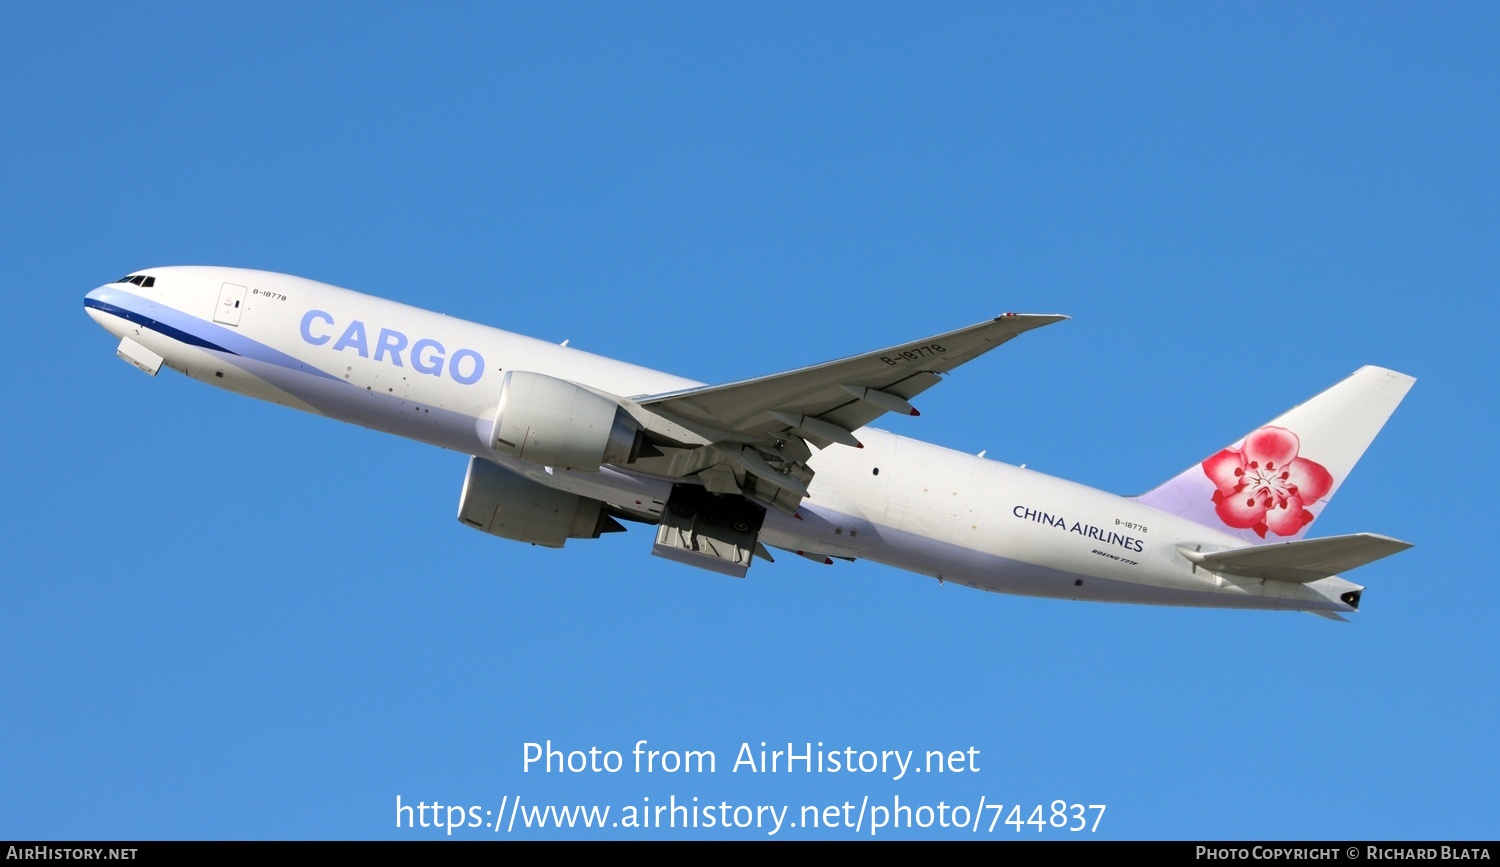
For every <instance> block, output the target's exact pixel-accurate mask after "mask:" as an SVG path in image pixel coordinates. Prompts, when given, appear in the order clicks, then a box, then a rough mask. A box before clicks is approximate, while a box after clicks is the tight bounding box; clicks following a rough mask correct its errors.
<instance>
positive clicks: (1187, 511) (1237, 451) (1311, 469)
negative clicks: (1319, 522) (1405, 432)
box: [1136, 367, 1416, 542]
mask: <svg viewBox="0 0 1500 867" xmlns="http://www.w3.org/2000/svg"><path fill="white" fill-rule="evenodd" d="M1413 382H1416V380H1415V379H1413V378H1412V377H1410V376H1407V375H1406V374H1404V373H1397V372H1396V371H1394V370H1386V369H1385V368H1381V367H1362V368H1360V369H1359V370H1357V371H1355V372H1354V374H1353V375H1352V376H1350V377H1349V378H1348V379H1345V380H1344V381H1343V382H1340V383H1339V384H1337V385H1335V386H1334V387H1332V388H1330V389H1328V390H1327V391H1325V392H1323V393H1322V394H1319V395H1318V396H1317V397H1314V398H1313V399H1312V400H1309V401H1308V402H1306V403H1304V404H1301V405H1299V406H1297V407H1295V408H1293V409H1291V410H1289V411H1287V412H1286V413H1283V414H1282V415H1280V416H1278V417H1277V418H1276V419H1275V420H1274V421H1271V422H1269V423H1267V424H1265V425H1263V426H1261V427H1260V428H1257V429H1256V430H1254V431H1251V432H1250V433H1249V434H1246V435H1245V436H1244V437H1243V438H1242V439H1240V440H1239V441H1238V442H1235V443H1234V444H1232V445H1230V446H1229V447H1227V448H1225V449H1222V450H1220V451H1219V452H1217V453H1215V454H1213V455H1210V456H1209V457H1208V458H1206V459H1205V460H1204V461H1203V462H1201V463H1199V464H1195V465H1193V466H1191V467H1189V468H1188V469H1186V470H1184V471H1183V472H1182V473H1180V474H1179V475H1178V476H1177V477H1176V478H1173V479H1172V480H1171V481H1169V482H1167V483H1166V484H1164V485H1161V486H1160V487H1158V488H1156V489H1154V490H1152V491H1150V492H1149V493H1145V494H1142V495H1141V496H1139V497H1136V500H1138V501H1139V502H1142V503H1145V504H1146V505H1148V506H1152V507H1154V508H1157V509H1161V510H1162V511H1164V512H1171V513H1172V514H1174V515H1180V516H1182V517H1184V518H1188V519H1190V520H1193V521H1196V522H1198V523H1200V524H1203V525H1205V526H1208V527H1213V528H1215V529H1219V530H1224V531H1225V532H1228V533H1232V534H1234V535H1236V536H1239V537H1240V538H1242V539H1245V540H1246V541H1248V542H1259V541H1262V540H1265V541H1273V540H1274V541H1287V540H1291V539H1300V538H1302V536H1303V534H1305V533H1306V532H1307V528H1308V526H1310V525H1311V524H1312V523H1313V521H1314V520H1316V519H1317V517H1318V515H1319V514H1320V513H1321V512H1322V510H1323V507H1324V506H1326V505H1327V504H1328V501H1329V500H1331V499H1333V495H1334V494H1335V493H1336V492H1337V491H1338V489H1339V485H1340V484H1342V483H1343V481H1344V478H1345V477H1346V476H1348V475H1349V471H1350V470H1352V469H1354V464H1355V463H1356V462H1357V461H1358V460H1359V458H1360V455H1363V454H1364V453H1365V449H1367V448H1369V446H1370V442H1371V441H1372V440H1374V439H1375V435H1376V434H1377V433H1379V432H1380V429H1381V427H1383V426H1384V425H1385V422H1386V419H1388V418H1390V417H1391V413H1392V412H1394V411H1395V409H1396V405H1397V404H1399V403H1400V402H1401V399H1402V398H1403V397H1405V396H1406V392H1407V391H1408V390H1410V389H1411V386H1412V383H1413Z"/></svg>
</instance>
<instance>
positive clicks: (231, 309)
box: [214, 283, 249, 326]
mask: <svg viewBox="0 0 1500 867" xmlns="http://www.w3.org/2000/svg"><path fill="white" fill-rule="evenodd" d="M247 291H249V290H247V289H246V288H245V287H244V286H238V285H236V284H234V283H225V284H224V288H222V289H220V290H219V306H218V307H216V308H214V321H215V322H217V323H219V324H221V325H234V326H238V325H239V324H240V313H241V312H242V311H243V308H244V306H245V293H246V292H247Z"/></svg>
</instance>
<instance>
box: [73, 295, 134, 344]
mask: <svg viewBox="0 0 1500 867" xmlns="http://www.w3.org/2000/svg"><path fill="white" fill-rule="evenodd" d="M108 289H109V287H108V286H100V287H99V288H98V289H95V290H94V291H92V292H90V293H88V294H87V295H85V296H83V312H85V313H87V314H88V315H89V318H90V319H92V320H94V324H96V325H98V326H99V327H100V328H103V329H104V330H105V331H108V332H109V333H110V334H113V335H114V336H116V337H123V336H124V335H125V331H126V330H127V329H128V327H129V325H130V323H128V322H126V321H125V320H124V319H121V318H120V317H119V316H116V315H115V314H114V313H112V312H110V310H111V308H110V304H109V302H107V301H106V300H105V295H106V294H107V290H108Z"/></svg>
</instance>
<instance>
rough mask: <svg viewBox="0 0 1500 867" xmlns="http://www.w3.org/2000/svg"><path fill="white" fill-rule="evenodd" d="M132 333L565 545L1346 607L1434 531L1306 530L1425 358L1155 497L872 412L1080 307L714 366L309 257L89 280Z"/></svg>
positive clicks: (1256, 434)
mask: <svg viewBox="0 0 1500 867" xmlns="http://www.w3.org/2000/svg"><path fill="white" fill-rule="evenodd" d="M84 306H85V308H86V309H87V311H88V314H89V316H91V317H92V318H93V319H94V321H95V322H97V323H98V324H99V325H101V326H103V327H104V329H105V330H107V331H109V332H110V333H111V334H113V335H115V336H116V337H119V338H120V345H119V349H118V354H119V356H120V357H121V358H123V359H124V360H126V361H128V362H130V363H131V364H133V365H135V366H136V367H139V368H140V369H141V370H144V371H146V372H147V373H150V374H152V375H155V374H156V372H157V371H158V370H160V369H161V367H163V366H166V367H170V368H172V369H174V370H177V371H180V372H182V373H184V374H186V375H188V376H190V377H192V378H193V379H197V380H201V381H203V382H206V383H209V384H210V385H216V386H219V387H221V388H226V389H229V390H230V391H234V392H237V393H239V394H245V395H249V396H251V397H257V398H260V399H262V400H268V401H271V402H273V403H279V404H282V405H284V406H290V407H295V408H297V409H301V410H305V411H307V412H312V413H317V414H319V415H326V416H330V417H332V418H336V419H341V420H343V421H347V422H352V423H354V424H358V425H363V426H365V427H369V428H374V429H376V430H382V431H386V432H389V433H393V434H397V435H399V436H404V437H409V438H411V439H415V440H420V441H422V442H426V443H431V444H433V445H436V446H442V447H443V448H448V449H452V450H454V451H456V452H459V453H461V454H465V455H469V456H470V459H469V468H468V473H467V476H466V477H465V479H464V484H463V492H462V495H461V497H460V499H459V508H458V517H459V520H460V521H462V522H463V523H464V524H466V525H468V526H470V527H473V528H475V529H477V530H482V531H484V532H486V533H491V534H493V535H496V536H500V537H502V538H506V539H514V540H517V541H521V542H530V543H532V544H535V545H546V546H549V547H561V546H562V545H563V543H564V542H566V541H567V540H568V539H577V538H582V539H592V538H597V537H598V536H599V535H600V534H602V533H608V532H613V531H618V530H622V529H624V528H623V527H622V526H621V525H620V524H619V523H618V522H617V521H616V520H615V519H621V520H626V521H637V522H641V523H646V524H654V525H656V527H657V529H656V540H655V545H654V547H653V549H652V553H654V554H657V555H659V556H662V557H665V558H668V559H671V560H676V561H678V562H680V563H686V564H690V565H693V566H698V567H702V568H705V569H709V570H712V571H714V572H719V573H723V574H726V575H732V576H736V577H743V576H744V575H745V573H746V570H747V569H749V567H750V563H751V560H752V558H753V557H756V556H759V557H761V558H763V559H765V560H771V555H770V552H769V551H768V550H767V546H769V547H772V548H779V549H783V550H786V551H791V552H795V553H797V554H800V555H802V556H804V557H808V558H810V559H812V560H815V561H817V562H820V563H832V562H833V558H838V559H843V560H854V559H856V558H861V557H862V558H866V559H870V560H874V561H876V562H879V563H885V564H888V565H891V566H895V567H897V568H901V569H907V570H910V571H913V572H918V573H921V574H923V575H928V576H931V577H934V578H937V579H939V580H940V581H953V582H956V583H959V584H965V585H968V586H971V587H977V588H980V589H983V590H993V591H997V592H1001V593H1019V594H1024V595H1030V596H1050V597H1057V598H1062V599H1089V600H1098V601H1108V602H1135V603H1146V604H1156V605H1187V606H1207V607H1221V608H1262V609H1282V610H1298V611H1309V612H1312V613H1315V614H1319V615H1321V616H1324V617H1329V618H1332V619H1337V620H1342V619H1343V618H1342V617H1341V616H1340V614H1341V613H1342V612H1349V611H1354V610H1356V609H1357V608H1358V607H1359V600H1360V594H1361V592H1362V591H1363V589H1364V588H1363V587H1361V586H1359V585H1357V584H1352V583H1350V582H1348V581H1346V580H1344V579H1343V578H1341V577H1339V576H1338V573H1340V572H1343V571H1346V570H1349V569H1352V568H1354V567H1357V566H1361V565H1364V564H1366V563H1369V562H1371V561H1373V560H1376V559H1379V558H1381V557H1385V556H1387V555H1389V554H1393V553H1395V552H1397V551H1401V550H1403V549H1405V548H1408V547H1410V546H1409V545H1408V544H1407V543H1405V542H1400V541H1397V540H1395V539H1392V538H1389V537H1386V536H1378V535H1374V534H1369V533H1360V534H1355V535H1349V536H1335V537H1329V538H1320V539H1303V538H1302V537H1303V535H1304V534H1305V533H1306V531H1307V528H1308V525H1310V524H1311V523H1312V522H1313V521H1314V520H1315V519H1316V518H1317V516H1318V514H1319V513H1320V512H1321V510H1322V508H1323V507H1324V506H1325V505H1326V504H1327V503H1328V501H1329V500H1330V499H1331V498H1332V497H1333V494H1334V493H1335V492H1336V491H1337V490H1338V487H1339V484H1340V483H1341V482H1342V481H1343V480H1344V477H1345V476H1346V475H1348V473H1349V471H1350V470H1351V469H1353V467H1354V464H1355V462H1356V461H1357V460H1359V457H1360V456H1361V455H1362V454H1364V451H1365V449H1366V447H1368V446H1369V444H1370V442H1371V440H1373V439H1374V437H1375V434H1376V433H1378V432H1379V430H1380V428H1381V426H1382V425H1384V424H1385V421H1386V419H1387V418H1389V417H1390V414H1391V413H1392V412H1393V411H1394V410H1395V408H1396V405H1397V404H1398V403H1400V401H1401V399H1402V398H1403V397H1404V396H1405V395H1406V392H1407V390H1408V389H1409V388H1410V387H1411V385H1412V382H1413V379H1412V378H1411V377H1409V376H1406V375H1403V374H1400V373H1396V372H1394V371H1390V370H1384V369H1381V368H1377V367H1364V368H1361V369H1360V370H1358V371H1356V372H1355V373H1354V374H1353V375H1352V376H1350V377H1349V378H1348V379H1345V380H1344V381H1342V382H1340V383H1338V384H1337V385H1335V386H1333V387H1332V388H1330V389H1328V390H1327V391H1325V392H1323V393H1322V394H1319V395H1318V396H1316V397H1314V398H1313V399H1312V400H1310V401H1308V402H1307V403H1304V404H1302V405H1300V406H1298V407H1296V408H1295V409H1292V410H1290V411H1289V412H1287V413H1285V414H1284V415H1282V416H1280V417H1279V418H1277V419H1275V420H1274V421H1271V422H1270V423H1268V424H1266V425H1265V426H1263V427H1260V428H1258V429H1257V430H1255V431H1253V432H1251V433H1250V434H1248V435H1247V436H1245V437H1244V438H1243V439H1241V440H1239V441H1238V442H1236V443H1234V444H1232V445H1230V446H1229V447H1227V448H1224V449H1222V450H1220V451H1218V452H1216V453H1214V454H1212V455H1210V456H1209V457H1208V458H1207V459H1205V460H1204V461H1202V462H1201V463H1198V464H1194V465H1192V466H1191V467H1189V468H1188V469H1186V470H1184V471H1183V472H1182V473H1181V474H1180V475H1178V476H1177V477H1175V478H1173V479H1171V480H1169V481H1167V482H1166V483H1165V484H1163V485H1161V486H1160V487H1158V488H1156V489H1154V490H1152V491H1150V492H1148V493H1146V494H1143V495H1141V496H1138V497H1120V496H1116V495H1113V494H1109V493H1105V492H1103V491H1098V490H1094V489H1092V488H1087V487H1084V486H1082V485H1078V484H1075V483H1073V482H1068V481H1063V480H1061V479H1056V478H1052V477H1049V476H1046V475H1043V474H1041V473H1037V472H1032V471H1029V470H1026V469H1025V468H1021V467H1013V466H1009V465H1007V464H1003V463H997V462H995V461H990V460H985V459H984V458H983V457H975V456H973V455H968V454H960V453H959V452H955V451H952V450H950V449H945V448H941V447H939V446H934V445H929V444H927V443H924V442H919V441H917V440H912V439H907V438H905V437H899V436H895V435H893V434H890V433H887V432H885V431H881V430H878V429H875V428H870V427H865V425H867V424H869V423H870V422H872V421H874V420H875V419H876V418H878V417H880V416H881V415H882V414H884V413H887V412H894V413H903V414H907V415H917V411H916V409H914V408H913V407H912V405H911V403H910V401H911V399H912V398H914V397H916V396H917V395H918V394H920V393H922V392H923V391H926V390H927V389H928V388H930V387H932V386H933V385H936V384H937V383H938V382H939V381H940V380H941V378H942V374H945V373H948V372H949V371H951V370H953V369H954V368H956V367H958V366H959V365H960V364H963V363H965V362H967V361H971V360H973V359H974V358H977V357H979V356H980V355H982V354H984V353H985V352H988V351H989V350H991V349H993V348H995V347H996V346H999V345H1000V344H1002V343H1004V342H1006V341H1007V340H1010V339H1011V338H1013V337H1015V336H1016V335H1018V334H1020V333H1022V332H1024V331H1029V330H1031V329H1033V328H1037V327H1039V326H1042V325H1047V324H1050V323H1053V322H1057V321H1059V320H1061V319H1064V318H1066V317H1063V316H1056V315H1022V314H1010V313H1007V314H1005V315H1003V316H1000V317H997V318H995V319H992V320H987V321H985V322H981V323H979V324H977V325H971V326H969V327H967V328H960V329H958V330H957V331H950V332H947V333H945V334H939V335H937V336H935V337H929V338H924V339H921V340H916V341H912V342H910V343H903V344H900V345H898V346H894V347H891V348H890V349H882V350H878V351H876V352H870V353H866V354H863V355H855V356H851V357H849V358H844V359H840V360H838V361H830V362H828V363H826V364H818V365H814V366H812V367H804V368H801V369H799V370H792V371H788V372H786V373H777V374H773V375H770V376H762V377H757V378H755V379H747V380H743V381H740V382H732V383H728V384H725V385H702V384H700V383H697V382H693V381H691V380H686V379H682V378H680V377H676V376H671V375H669V374H665V373H660V372H658V371H654V370H648V369H646V368H642V367H636V366H634V365H631V364H625V363H623V362H619V361H614V360H611V359H608V358H602V357H600V356H597V355H591V354H589V353H587V352H581V351H579V350H577V349H570V348H568V347H567V346H566V344H564V345H561V346H559V345H556V344H552V343H547V342H544V341H541V340H534V339H532V338H529V337H522V336H519V335H516V334H510V333H508V332H505V331H500V330H498V329H495V328H489V327H487V326H484V325H478V324H475V323H472V322H465V321H462V320H458V319H453V318H450V317H447V316H444V315H441V314H438V313H432V312H429V311H426V310H419V309H417V308H413V307H408V306H406V305H404V304H398V303H395V302H393V301H387V300H383V299H380V298H374V297H371V296H368V295H361V294H359V293H357V292H351V291H349V290H347V289H340V288H338V287H335V286H329V285H326V284H323V283H316V282H313V281H311V280H305V279H302V278H299V277H291V276H287V275H283V274H274V273H269V272H264V271H249V270H242V269H237V268H215V267H170V268H151V269H147V270H144V271H138V272H135V273H133V274H130V275H128V276H126V277H124V278H122V279H120V280H117V281H115V282H113V283H109V284H106V285H104V286H101V287H99V288H98V289H95V290H94V291H92V292H90V293H88V295H87V296H86V297H85V299H84Z"/></svg>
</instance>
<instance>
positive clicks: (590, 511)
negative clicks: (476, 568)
mask: <svg viewBox="0 0 1500 867" xmlns="http://www.w3.org/2000/svg"><path fill="white" fill-rule="evenodd" d="M458 519H459V520H460V521H462V522H464V523H465V524H467V525H468V526H470V527H473V528H474V529H476V530H483V531H484V532H486V533H489V534H491V535H493V536H499V537H501V538H502V539H514V540H516V541H517V542H530V543H531V544H533V545H544V546H546V547H548V548H561V547H562V546H563V543H564V542H566V541H568V540H569V539H597V538H599V536H600V535H602V534H604V533H617V532H620V531H622V530H624V529H625V528H624V527H623V526H621V525H620V523H619V522H618V521H616V520H615V519H614V518H611V517H610V516H609V513H608V512H606V511H605V509H604V504H603V503H602V502H600V501H598V500H592V499H589V498H588V497H581V496H579V495H578V494H570V493H568V492H567V491H559V490H556V489H554V488H549V487H547V486H546V485H542V484H538V483H536V482H533V481H532V480H530V479H528V478H525V477H523V476H519V475H516V474H515V473H513V472H511V471H509V470H506V469H503V468H501V467H498V466H495V465H494V464H492V463H490V462H489V461H487V460H484V459H483V458H469V472H468V474H467V475H465V476H464V492H463V495H462V496H461V497H460V498H459V501H458Z"/></svg>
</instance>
